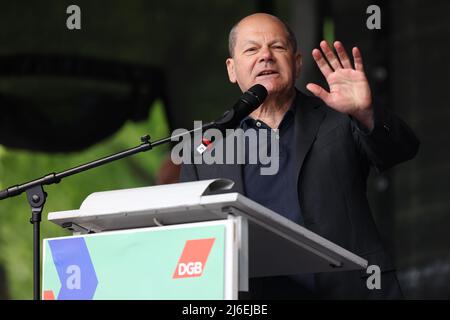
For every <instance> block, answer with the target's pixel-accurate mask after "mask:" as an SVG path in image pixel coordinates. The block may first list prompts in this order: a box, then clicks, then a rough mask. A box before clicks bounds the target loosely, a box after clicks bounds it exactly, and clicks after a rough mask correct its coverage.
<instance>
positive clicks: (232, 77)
mask: <svg viewBox="0 0 450 320" xmlns="http://www.w3.org/2000/svg"><path fill="white" fill-rule="evenodd" d="M226 64H227V71H228V79H230V82H232V83H236V73H235V72H234V60H233V58H228V59H227V61H226Z"/></svg>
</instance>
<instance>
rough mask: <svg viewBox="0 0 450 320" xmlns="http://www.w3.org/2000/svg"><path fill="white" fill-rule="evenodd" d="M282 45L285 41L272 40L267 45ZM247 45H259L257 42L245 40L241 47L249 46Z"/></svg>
mask: <svg viewBox="0 0 450 320" xmlns="http://www.w3.org/2000/svg"><path fill="white" fill-rule="evenodd" d="M278 42H279V43H282V44H286V43H287V41H286V40H284V39H274V40H272V41H270V42H269V45H272V44H274V43H278ZM249 44H255V45H259V42H258V41H255V40H245V41H244V44H243V46H246V45H249Z"/></svg>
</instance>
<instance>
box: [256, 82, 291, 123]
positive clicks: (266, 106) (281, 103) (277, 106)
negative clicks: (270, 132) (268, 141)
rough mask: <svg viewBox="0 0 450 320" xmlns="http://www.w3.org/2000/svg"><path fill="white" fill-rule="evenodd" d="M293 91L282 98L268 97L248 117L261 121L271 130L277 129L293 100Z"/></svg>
mask: <svg viewBox="0 0 450 320" xmlns="http://www.w3.org/2000/svg"><path fill="white" fill-rule="evenodd" d="M295 95H296V92H295V89H293V90H292V92H290V93H289V94H286V95H284V96H269V97H267V99H266V101H265V102H264V103H263V104H262V105H261V106H260V107H259V108H258V109H256V110H255V111H253V112H252V113H251V114H250V116H251V117H252V118H254V119H258V120H261V121H263V122H264V123H265V124H267V125H268V126H269V127H271V128H272V129H276V128H278V126H279V125H280V123H281V120H283V117H284V115H285V113H286V112H287V111H288V110H289V108H290V107H291V105H292V103H293V101H294V99H295Z"/></svg>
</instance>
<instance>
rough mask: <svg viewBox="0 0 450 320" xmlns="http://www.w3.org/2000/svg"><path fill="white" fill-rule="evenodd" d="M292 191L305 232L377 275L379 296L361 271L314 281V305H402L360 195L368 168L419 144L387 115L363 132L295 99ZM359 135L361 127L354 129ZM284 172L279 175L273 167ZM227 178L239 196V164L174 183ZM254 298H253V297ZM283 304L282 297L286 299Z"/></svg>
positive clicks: (196, 170)
mask: <svg viewBox="0 0 450 320" xmlns="http://www.w3.org/2000/svg"><path fill="white" fill-rule="evenodd" d="M294 103H295V104H296V105H295V108H296V114H295V129H294V130H295V141H294V143H295V145H296V146H297V148H296V155H295V156H296V163H297V167H296V170H295V172H293V174H295V175H296V176H297V177H298V181H297V192H298V199H299V204H300V208H301V212H302V215H303V217H304V220H305V227H306V228H308V229H309V230H311V231H313V232H315V233H317V234H319V235H321V236H322V237H324V238H326V239H328V240H330V241H332V242H334V243H336V244H338V245H339V246H341V247H343V248H345V249H347V250H349V251H351V252H353V253H355V254H357V255H359V256H361V257H363V258H365V259H367V260H368V262H369V265H372V264H376V265H378V266H379V267H380V268H381V271H382V277H381V290H376V289H375V290H368V289H367V286H366V279H367V277H368V276H369V275H368V274H367V273H366V272H365V270H363V271H350V272H333V273H322V274H316V275H315V283H316V286H317V288H318V289H319V291H320V297H321V298H338V299H339V298H361V299H367V298H401V291H400V287H399V285H398V281H397V278H396V275H395V270H394V266H393V264H392V263H391V260H390V259H389V257H388V256H387V254H386V252H385V251H384V249H383V246H382V243H381V241H380V237H379V234H378V231H377V228H376V225H375V222H374V220H373V217H372V214H371V211H370V208H369V203H368V200H367V195H366V184H367V178H368V175H369V170H370V167H371V166H373V167H375V168H376V169H377V170H379V171H382V170H386V169H389V168H391V167H392V166H394V165H395V164H397V163H400V162H402V161H406V160H408V159H411V158H413V157H414V156H415V155H416V153H417V151H418V147H419V141H418V139H417V138H416V136H415V135H414V133H413V132H412V130H411V129H410V128H409V127H408V126H407V125H406V124H405V123H404V122H403V121H402V120H401V119H399V118H398V117H397V116H395V115H394V114H393V113H391V112H390V111H389V110H384V109H381V108H377V109H375V110H374V119H375V122H374V124H375V126H374V129H373V130H372V131H371V132H370V133H369V132H367V131H364V130H363V129H360V127H359V125H358V123H357V122H356V121H355V120H353V119H352V118H351V117H349V116H348V115H345V114H342V113H339V112H336V111H335V110H333V109H331V108H329V107H328V106H326V105H325V104H324V103H323V102H322V101H321V100H320V99H317V98H315V97H309V96H306V95H304V94H303V93H301V92H297V98H296V99H295V102H294ZM361 128H362V126H361ZM280 170H283V168H280ZM212 178H228V179H231V180H233V181H234V182H235V185H234V187H233V189H231V190H229V192H239V193H242V194H244V195H245V194H246V192H245V190H244V183H243V165H237V164H236V165H229V164H228V165H206V164H199V165H193V164H190V165H183V166H182V169H181V175H180V180H181V181H192V180H204V179H212ZM256 296H257V295H256ZM287 298H289V297H287Z"/></svg>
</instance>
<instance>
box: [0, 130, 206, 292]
mask: <svg viewBox="0 0 450 320" xmlns="http://www.w3.org/2000/svg"><path fill="white" fill-rule="evenodd" d="M214 126H215V123H213V122H211V123H207V124H205V125H203V126H202V127H198V128H195V129H193V130H190V131H186V132H184V133H182V134H180V135H175V136H170V137H166V138H163V139H160V140H157V141H155V142H151V141H150V135H146V136H143V137H141V144H140V145H139V146H136V147H133V148H130V149H126V150H124V151H121V152H118V153H115V154H112V155H110V156H106V157H103V158H100V159H98V160H94V161H91V162H88V163H85V164H82V165H80V166H77V167H73V168H71V169H68V170H65V171H62V172H59V173H54V172H53V173H50V174H47V175H45V176H43V177H41V178H38V179H35V180H31V181H28V182H26V183H23V184H20V185H15V186H12V187H9V188H6V189H4V190H2V191H0V200H3V199H6V198H10V197H14V196H17V195H20V194H22V193H23V192H26V194H27V200H28V203H29V205H30V207H31V218H30V223H31V224H33V299H34V300H40V291H41V289H40V250H41V249H40V223H41V220H42V210H43V208H44V204H45V201H46V200H47V193H46V192H45V191H44V188H43V185H50V184H56V183H59V182H60V181H61V180H62V179H63V178H65V177H68V176H72V175H75V174H77V173H80V172H83V171H87V170H89V169H93V168H96V167H99V166H102V165H105V164H107V163H110V162H113V161H116V160H119V159H122V158H125V157H129V156H132V155H134V154H137V153H139V152H145V151H148V150H151V149H153V147H156V146H158V145H161V144H165V143H169V142H171V141H172V139H173V138H175V137H181V136H186V135H188V134H192V133H194V132H196V131H199V130H201V131H203V130H205V129H208V128H211V127H214Z"/></svg>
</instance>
